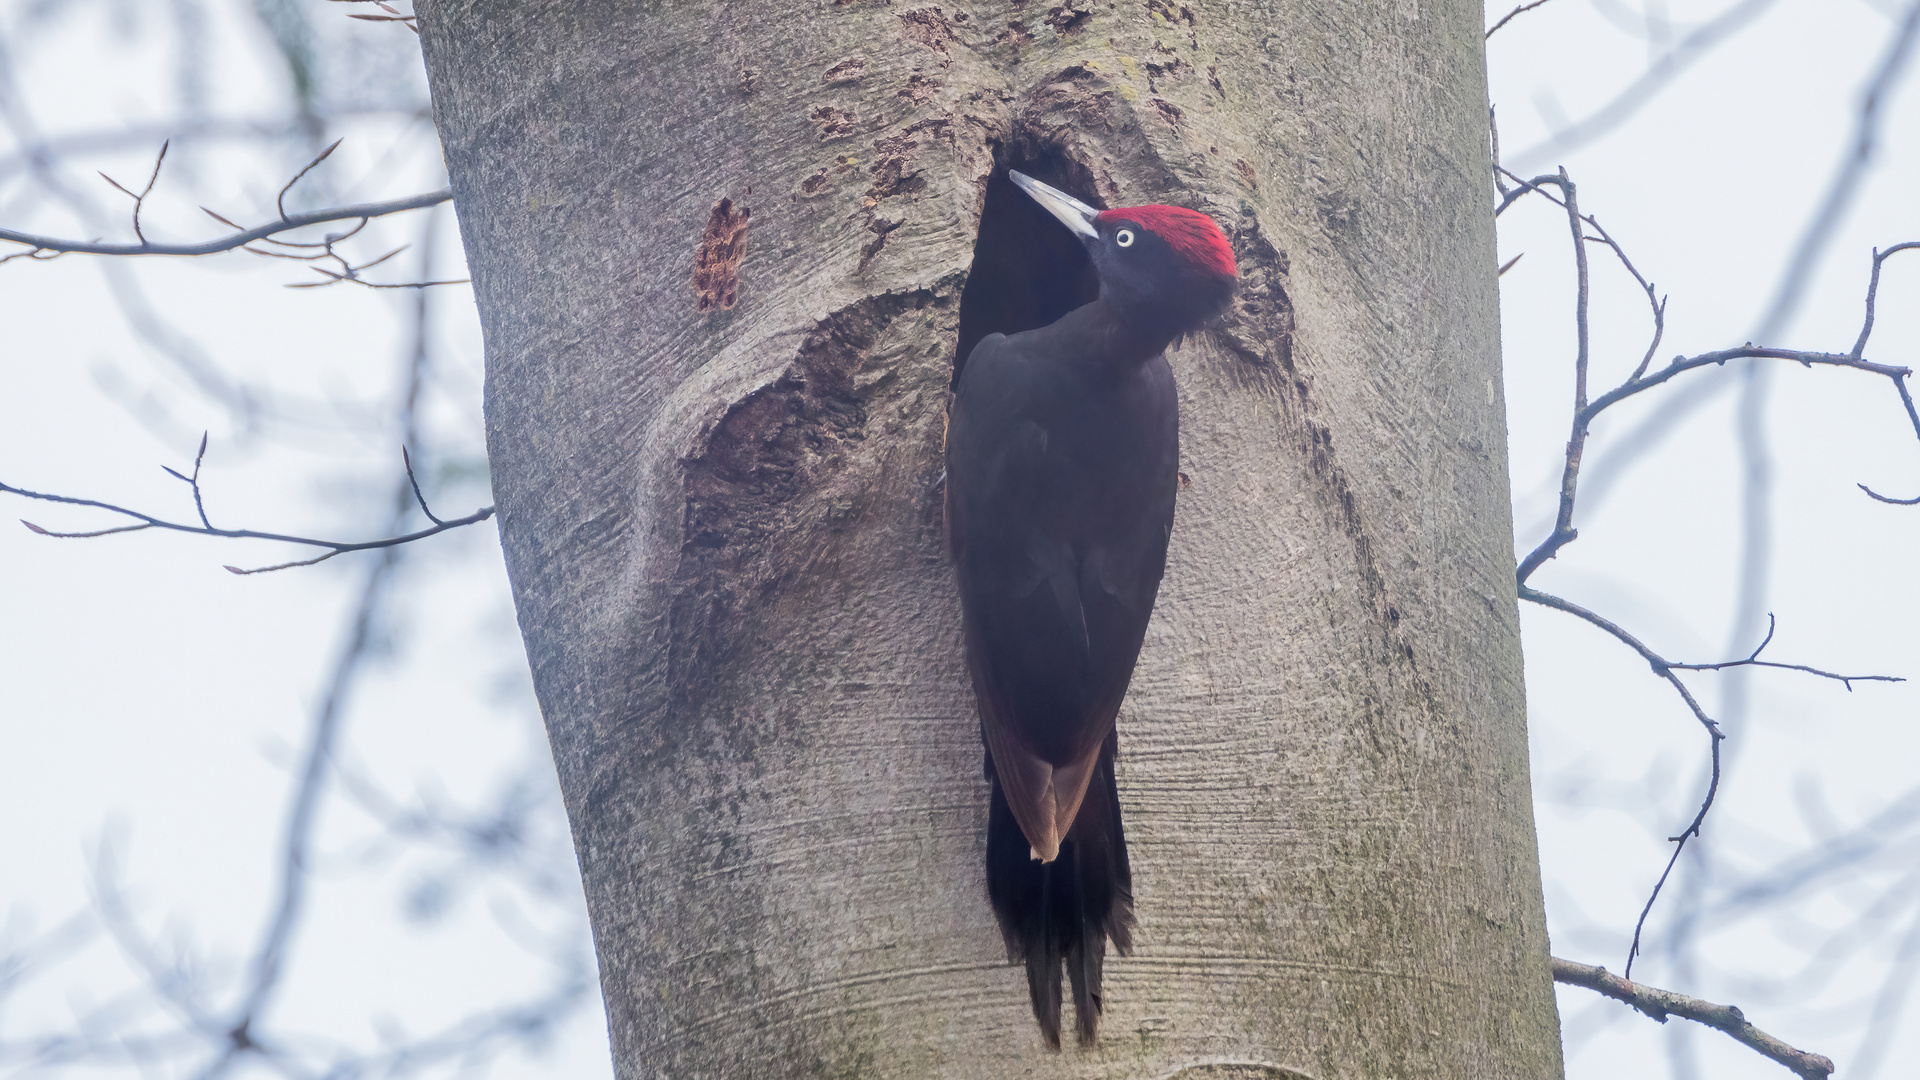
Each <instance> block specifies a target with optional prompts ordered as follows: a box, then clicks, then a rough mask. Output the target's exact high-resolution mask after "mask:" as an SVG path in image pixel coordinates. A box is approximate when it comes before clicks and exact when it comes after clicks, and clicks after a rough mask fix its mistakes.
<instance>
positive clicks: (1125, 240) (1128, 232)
mask: <svg viewBox="0 0 1920 1080" xmlns="http://www.w3.org/2000/svg"><path fill="white" fill-rule="evenodd" d="M1113 242H1114V243H1116V244H1119V245H1120V246H1121V247H1132V246H1133V230H1132V229H1121V230H1120V231H1119V232H1117V233H1114V234H1113Z"/></svg>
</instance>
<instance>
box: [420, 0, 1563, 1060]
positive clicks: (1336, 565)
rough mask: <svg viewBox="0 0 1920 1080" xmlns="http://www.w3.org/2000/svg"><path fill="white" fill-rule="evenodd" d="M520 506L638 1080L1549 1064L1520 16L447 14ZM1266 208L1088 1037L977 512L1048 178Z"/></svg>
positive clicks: (448, 83) (442, 78)
mask: <svg viewBox="0 0 1920 1080" xmlns="http://www.w3.org/2000/svg"><path fill="white" fill-rule="evenodd" d="M419 11H420V25H421V31H422V36H423V38H424V41H425V46H426V55H427V62H428V68H429V73H430V76H431V83H432V90H433V99H434V105H435V113H436V119H437V122H438V125H439V129H440V134H441V138H442V140H443V142H444V144H445V148H446V154H447V162H448V166H449V169H450V172H451V174H452V181H453V188H454V192H455V196H456V200H457V205H458V209H459V216H460V222H461V226H462V229H463V230H464V235H465V242H466V246H467V253H468V258H469V261H470V263H471V265H472V273H473V278H474V283H475V289H476V295H477V299H478V302H479V307H480V315H481V320H482V325H483V326H484V328H485V333H486V348H487V372H488V375H487V430H488V440H489V454H490V456H491V460H492V467H493V484H494V489H495V492H496V494H497V496H498V500H499V506H500V531H501V536H502V540H503V543H504V544H505V548H506V556H507V564H508V568H509V571H510V573H511V576H512V580H513V588H514V595H515V599H516V602H517V604H518V609H519V617H520V623H521V627H522V630H523V632H524V634H525V637H526V643H527V651H528V655H529V657H530V659H531V661H532V665H533V672H534V678H535V685H536V687H537V688H538V691H539V696H540V702H541V707H542V709H543V710H544V713H545V716H546V721H547V724H548V728H549V732H550V735H551V739H552V745H553V751H554V757H555V760H556V762H557V764H558V767H559V773H560V780H561V785H562V788H563V790H564V792H565V795H566V800H567V806H568V810H569V812H570V814H571V815H572V821H573V828H574V836H575V841H576V844H577V847H578V851H579V856H580V863H581V869H582V872H583V874H584V876H585V881H586V892H587V900H588V904H589V908H590V910H591V913H592V918H593V925H594V932H595V939H596V943H597V948H598V952H599V957H600V965H601V978H602V985H603V986H604V988H605V991H606V1000H607V1008H608V1013H609V1020H610V1024H611V1030H612V1037H613V1048H614V1055H615V1060H616V1064H617V1068H618V1072H619V1075H620V1076H621V1077H623V1078H634V1080H638V1078H647V1080H652V1078H654V1077H673V1078H681V1077H743V1076H822V1077H826V1076H899V1077H933V1076H939V1077H1004V1076H1069V1075H1072V1076H1100V1077H1109V1076H1111V1077H1121V1076H1125V1077H1162V1076H1170V1075H1178V1076H1182V1077H1190V1078H1200V1077H1211V1078H1216V1080H1222V1078H1227V1077H1262V1076H1264V1077H1284V1076H1309V1077H1317V1078H1322V1080H1331V1078H1334V1077H1415V1076H1418V1077H1473V1078H1476V1080H1484V1078H1494V1077H1528V1078H1534V1077H1545V1076H1556V1075H1558V1074H1559V1072H1560V1050H1559V1036H1558V1028H1557V1021H1556V1015H1555V1011H1554V1003H1553V993H1552V984H1551V981H1550V973H1549V968H1548V958H1547V943H1546V933H1545V926H1544V919H1543V915H1542V907H1541V895H1540V878H1539V869H1538V863H1537V853H1536V842H1535V836H1534V831H1533V819H1532V810H1531V803H1530V792H1529V787H1528V776H1527V745H1526V728H1525V709H1524V701H1523V695H1522V683H1521V664H1520V649H1519V636H1518V618H1517V615H1516V611H1515V596H1514V583H1513V550H1512V540H1511V530H1510V527H1509V510H1508V499H1507V474H1506V448H1505V439H1504V433H1503V427H1502V424H1503V415H1502V406H1501V401H1500V370H1499V342H1498V325H1497V296H1496V290H1495V278H1494V255H1493V231H1492V221H1491V220H1490V217H1489V214H1488V183H1487V180H1488V160H1487V141H1486V123H1485V120H1486V96H1485V85H1484V68H1483V55H1482V48H1481V35H1480V27H1481V24H1480V18H1481V12H1480V5H1479V4H1477V3H1467V2H1464V0H1395V2H1392V3H1387V2H1382V0H1271V2H1269V3H1265V4H1248V3H1229V2H1217V3H1201V2H1192V3H1187V4H1181V3H1177V2H1168V0H1148V2H1147V3H1144V4H1141V3H1137V2H1130V3H1125V4H1112V5H1108V4H1101V5H1098V6H1093V5H1088V4H1085V3H1084V2H1083V0H1075V2H1074V3H1073V4H1072V5H1071V6H1063V7H1051V8H1043V7H1041V6H1040V5H1038V4H1020V3H1015V4H1012V5H1007V4H989V3H982V4H973V3H967V2H957V3H956V2H952V0H943V2H942V3H940V4H939V6H931V5H927V6H918V7H916V6H912V2H911V0H905V2H902V3H898V4H893V5H891V6H889V5H884V4H878V3H870V2H841V3H830V2H824V0H801V2H799V3H795V2H792V0H783V2H774V3H769V2H764V0H752V2H739V3H730V4H725V5H716V6H713V7H710V8H708V7H702V6H698V5H668V4H660V3H629V4H613V3H606V2H593V0H570V2H564V3H562V2H556V0H542V2H533V0H420V3H419ZM1042 152H1051V153H1055V154H1058V155H1062V156H1063V157H1064V159H1065V160H1066V162H1067V163H1068V165H1069V167H1070V169H1071V170H1073V171H1074V172H1075V175H1077V176H1079V177H1080V178H1081V179H1082V180H1083V181H1085V183H1084V185H1083V188H1082V190H1081V191H1079V194H1082V195H1092V196H1095V197H1098V198H1100V199H1103V200H1105V201H1106V203H1107V205H1126V204H1131V203H1141V202H1179V203H1182V204H1185V205H1189V206H1195V207H1198V208H1200V209H1203V210H1206V211H1207V212H1209V213H1211V214H1212V215H1213V216H1214V217H1215V218H1216V219H1217V220H1218V221H1220V223H1221V224H1222V226H1223V227H1224V228H1226V230H1227V232H1228V234H1229V235H1230V236H1231V237H1232V239H1233V241H1234V244H1235V248H1236V251H1237V252H1238V256H1239V260H1240V266H1241V271H1242V287H1241V294H1240V297H1239V299H1238V300H1237V301H1236V304H1235V307H1234V309H1233V311H1232V312H1231V313H1230V314H1229V316H1228V318H1227V319H1226V321H1225V322H1224V324H1223V325H1222V326H1221V327H1220V328H1218V329H1215V330H1211V331H1208V332H1204V333H1202V334H1200V335H1198V336H1196V337H1194V338H1192V339H1190V340H1188V341H1187V342H1186V343H1185V344H1183V345H1181V346H1179V347H1178V348H1177V349H1176V350H1175V351H1174V353H1173V354H1172V359H1173V366H1174V371H1175V373H1176V376H1177V377H1178V378H1179V380H1180V384H1181V395H1182V396H1181V414H1182V418H1181V427H1182V431H1183V435H1184V437H1185V441H1184V447H1183V463H1182V470H1183V472H1184V473H1185V475H1186V476H1187V477H1188V478H1189V479H1190V481H1191V483H1190V485H1189V486H1187V487H1186V488H1185V490H1183V492H1182V494H1181V501H1180V505H1179V509H1178V517H1177V520H1176V523H1175V527H1174V534H1173V544H1172V553H1171V556H1170V561H1169V565H1168V569H1167V576H1166V581H1165V584H1164V586H1163V588H1162V591H1161V596H1160V602H1159V607H1158V610H1157V611H1156V613H1155V615H1154V622H1153V626H1152V629H1151V630H1150V631H1149V634H1148V638H1147V645H1146V648H1145V651H1144V654H1143V656H1142V658H1141V662H1140V667H1139V670H1138V673H1137V675H1136V677H1135V679H1134V684H1133V689H1132V692H1131V695H1130V697H1129V698H1128V701H1127V704H1126V706H1125V708H1124V709H1123V711H1122V713H1121V716H1120V721H1119V729H1120V766H1119V772H1120V787H1121V798H1122V802H1123V805H1124V809H1125V813H1126V822H1127V834H1128V838H1129V841H1130V844H1131V848H1132V852H1133V865H1134V874H1135V883H1136V897H1137V905H1138V910H1139V914H1140V927H1139V931H1138V934H1137V938H1138V942H1139V948H1138V950H1137V952H1136V954H1135V955H1134V956H1132V957H1130V958H1112V959H1110V960H1109V963H1108V969H1107V986H1106V989H1107V1010H1106V1018H1105V1021H1104V1023H1103V1025H1102V1040H1101V1044H1100V1046H1099V1047H1098V1049H1097V1050H1095V1051H1093V1052H1092V1053H1086V1054H1083V1053H1080V1052H1078V1051H1075V1050H1073V1049H1069V1050H1067V1051H1066V1052H1065V1053H1063V1054H1059V1055H1052V1054H1049V1053H1047V1052H1046V1051H1045V1050H1044V1049H1043V1048H1042V1044H1041V1041H1040V1037H1039V1035H1038V1032H1037V1030H1036V1028H1035V1025H1034V1023H1033V1021H1032V1019H1031V1017H1030V1015H1029V1013H1028V1004H1027V995H1026V989H1025V985H1024V979H1023V975H1022V973H1021V971H1020V969H1019V968H1017V967H1015V966H1012V965H1009V964H1008V963H1006V962H1005V959H1004V954H1003V951H1002V947H1001V944H1000V940H999V936H998V933H997V932H996V930H995V928H994V925H993V921H992V917H991V915H990V913H989V911H988V907H987V903H986V898H985V895H984V888H983V884H982V880H983V879H982V860H983V851H984V830H985V817H986V787H985V785H984V783H983V781H982V778H981V753H982V752H981V747H980V741H979V731H978V727H977V723H976V720H975V716H974V712H973V703H972V700H971V697H970V692H969V690H968V686H967V681H966V677H965V674H964V672H963V669H962V662H961V648H960V640H959V632H958V626H959V611H958V603H957V599H956V596H955V592H954V587H953V584H952V577H951V571H950V569H949V568H948V566H947V563H946V559H945V555H944V551H943V548H942V538H941V521H940V488H939V484H940V476H941V451H940V446H941V436H942V428H943V423H944V410H945V396H946V392H947V385H948V380H949V378H950V376H951V373H952V363H953V351H954V346H955V340H956V334H957V332H958V327H957V321H958V298H959V294H960V289H961V287H962V284H963V282H964V279H965V275H966V271H967V268H968V265H969V260H970V257H971V245H972V241H973V237H974V233H975V228H976V225H977V222H978V219H979V215H980V212H981V206H982V199H983V192H984V190H985V180H986V177H987V176H988V173H989V171H990V170H991V169H992V168H993V167H994V163H995V154H996V153H999V154H1000V155H1001V156H1002V158H1003V163H1004V161H1005V160H1011V159H1012V158H1015V157H1018V156H1019V155H1022V154H1029V155H1031V154H1036V153H1042Z"/></svg>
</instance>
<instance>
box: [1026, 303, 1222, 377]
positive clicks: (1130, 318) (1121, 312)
mask: <svg viewBox="0 0 1920 1080" xmlns="http://www.w3.org/2000/svg"><path fill="white" fill-rule="evenodd" d="M1182 332H1184V330H1183V329H1182V328H1178V327H1175V326H1173V325H1171V324H1169V323H1168V322H1167V321H1166V320H1161V319H1155V318H1153V317H1152V314H1151V312H1150V311H1147V310H1145V309H1142V308H1140V307H1138V306H1130V305H1123V304H1116V303H1114V302H1113V301H1112V300H1111V299H1110V298H1109V297H1107V296H1105V295H1102V296H1101V297H1100V298H1099V299H1097V300H1094V301H1092V302H1091V303H1087V304H1082V305H1081V306H1079V307H1077V308H1074V309H1073V310H1072V311H1069V312H1067V313H1066V314H1065V315H1062V316H1061V317H1060V318H1058V319H1056V320H1055V321H1054V322H1052V323H1050V324H1048V325H1047V326H1043V327H1041V328H1040V329H1038V330H1035V331H1032V333H1034V334H1035V335H1039V336H1040V338H1041V340H1044V341H1045V343H1046V345H1045V348H1046V352H1045V355H1048V356H1052V357H1055V358H1057V359H1060V360H1064V361H1068V362H1075V363H1090V364H1105V365H1112V366H1118V367H1131V366H1135V365H1138V364H1142V363H1145V362H1146V361H1148V360H1151V359H1153V358H1154V357H1156V356H1159V355H1160V354H1161V353H1164V352H1166V351H1167V346H1168V345H1170V344H1172V343H1173V341H1174V339H1175V338H1177V337H1179V336H1180V334H1181V333H1182Z"/></svg>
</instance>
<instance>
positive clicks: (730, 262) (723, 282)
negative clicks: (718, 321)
mask: <svg viewBox="0 0 1920 1080" xmlns="http://www.w3.org/2000/svg"><path fill="white" fill-rule="evenodd" d="M752 216H753V208H752V207H748V206H742V207H740V208H739V209H738V210H735V209H734V207H733V200H732V199H721V200H720V201H719V202H718V203H717V204H715V205H714V208H713V214H712V216H710V217H709V218H707V231H706V235H704V236H702V237H701V238H700V251H699V253H698V254H696V255H694V257H693V295H694V302H695V304H696V306H697V307H698V309H699V310H701V311H712V310H714V309H716V308H718V309H720V310H725V309H727V308H730V307H732V306H733V301H734V292H735V289H736V287H737V286H738V284H739V276H740V260H741V258H742V257H744V256H745V255H746V253H747V219H748V218H750V217H752Z"/></svg>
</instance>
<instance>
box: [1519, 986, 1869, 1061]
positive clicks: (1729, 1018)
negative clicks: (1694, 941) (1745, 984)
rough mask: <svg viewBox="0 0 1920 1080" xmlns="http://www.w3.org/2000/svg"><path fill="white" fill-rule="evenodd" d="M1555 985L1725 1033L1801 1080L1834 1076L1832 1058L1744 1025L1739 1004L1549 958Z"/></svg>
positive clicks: (1663, 1020) (1657, 1017) (1662, 1018)
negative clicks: (1576, 988) (1705, 998)
mask: <svg viewBox="0 0 1920 1080" xmlns="http://www.w3.org/2000/svg"><path fill="white" fill-rule="evenodd" d="M1553 981H1554V982H1557V983H1565V984H1567V985H1568V986H1582V987H1585V988H1587V989H1588V990H1592V991H1593V992H1595V993H1597V994H1603V995H1605V996H1607V997H1610V998H1612V999H1614V1000H1615V1001H1623V1002H1625V1003H1627V1004H1628V1005H1631V1006H1633V1007H1634V1008H1635V1009H1638V1010H1639V1011H1640V1012H1642V1013H1645V1014H1646V1015H1647V1016H1650V1017H1652V1018H1653V1019H1655V1020H1658V1021H1659V1022H1661V1023H1663V1024H1664V1023H1666V1022H1667V1018H1668V1017H1670V1016H1679V1017H1683V1018H1685V1019H1688V1020H1692V1021H1694V1022H1696V1023H1701V1024H1705V1025H1706V1026H1708V1027H1710V1028H1713V1029H1715V1030H1717V1031H1724V1032H1726V1033H1727V1034H1728V1035H1731V1036H1733V1038H1734V1039H1735V1040H1736V1041H1738V1042H1739V1043H1740V1044H1741V1045H1743V1046H1746V1047H1749V1048H1751V1049H1753V1050H1755V1051H1757V1052H1758V1053H1760V1054H1761V1055H1762V1056H1764V1057H1766V1058H1767V1059H1768V1060H1771V1061H1776V1062H1779V1063H1780V1064H1781V1065H1784V1066H1786V1067H1787V1068H1788V1069H1790V1070H1792V1071H1793V1072H1794V1074H1795V1075H1797V1076H1799V1077H1801V1080H1826V1078H1827V1077H1829V1076H1831V1075H1833V1070H1834V1065H1833V1060H1832V1059H1831V1058H1827V1057H1824V1056H1822V1055H1820V1054H1814V1053H1809V1052H1807V1051H1805V1050H1797V1049H1795V1048H1793V1047H1791V1046H1789V1045H1787V1044H1786V1043H1784V1042H1782V1041H1781V1040H1780V1039H1778V1038H1776V1037H1774V1036H1772V1035H1769V1034H1767V1033H1766V1032H1764V1031H1761V1030H1760V1029H1759V1028H1757V1027H1754V1026H1753V1025H1752V1024H1750V1023H1748V1022H1747V1018H1746V1016H1744V1015H1742V1013H1741V1012H1740V1009H1739V1007H1738V1006H1735V1005H1715V1004H1714V1003H1713V1002H1711V1001H1702V1000H1701V999H1699V998H1696V997H1688V996H1687V995H1685V994H1676V993H1674V992H1673V991H1671V990H1660V989H1656V988H1654V987H1651V986H1647V985H1645V984H1642V983H1636V982H1631V981H1629V980H1627V979H1623V978H1621V977H1619V976H1618V975H1615V974H1613V973H1612V972H1610V971H1608V970H1607V969H1606V968H1603V967H1593V966H1590V965H1587V964H1576V963H1574V962H1573V961H1571V960H1562V959H1560V958H1559V957H1557V956H1556V957H1554V958H1553Z"/></svg>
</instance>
